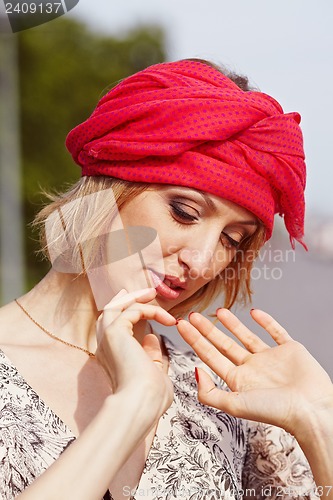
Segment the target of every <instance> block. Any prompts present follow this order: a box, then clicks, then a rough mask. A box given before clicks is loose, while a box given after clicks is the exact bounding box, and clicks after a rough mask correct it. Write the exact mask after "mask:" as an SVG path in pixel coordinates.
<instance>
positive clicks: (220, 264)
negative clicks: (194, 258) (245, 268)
mask: <svg viewBox="0 0 333 500" xmlns="http://www.w3.org/2000/svg"><path fill="white" fill-rule="evenodd" d="M235 257H236V250H231V251H228V250H226V249H225V248H223V247H222V248H219V249H218V250H217V251H216V254H215V255H214V259H213V261H212V266H211V279H214V278H215V277H216V276H217V275H218V274H220V273H221V272H223V271H224V270H225V269H226V268H227V267H228V266H229V264H230V263H231V262H232V261H233V260H234V259H235Z"/></svg>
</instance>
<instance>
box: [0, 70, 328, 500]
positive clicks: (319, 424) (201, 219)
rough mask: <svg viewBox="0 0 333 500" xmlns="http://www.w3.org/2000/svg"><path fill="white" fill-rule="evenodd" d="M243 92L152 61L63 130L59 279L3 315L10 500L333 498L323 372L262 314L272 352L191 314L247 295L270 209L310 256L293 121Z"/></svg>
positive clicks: (223, 312) (54, 258) (56, 251)
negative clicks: (67, 161) (68, 167)
mask: <svg viewBox="0 0 333 500" xmlns="http://www.w3.org/2000/svg"><path fill="white" fill-rule="evenodd" d="M231 78H234V80H236V82H238V83H240V85H241V86H243V90H242V89H241V88H240V87H238V86H237V85H236V83H235V82H234V81H233V80H232V79H231ZM244 85H246V82H245V83H244V80H242V81H240V80H239V79H237V78H235V77H233V76H232V75H230V78H229V77H227V76H225V75H223V74H222V73H221V72H220V71H218V69H217V68H215V67H213V66H211V65H209V64H206V63H204V62H202V61H194V60H187V61H180V62H176V63H165V64H161V65H156V66H153V67H150V68H147V69H146V70H144V71H142V72H140V73H138V74H136V75H133V76H132V77H129V78H127V79H125V80H124V81H123V82H121V83H120V84H119V85H117V86H116V87H115V88H114V89H113V90H111V91H110V92H109V93H108V94H107V95H106V96H105V97H103V98H102V100H101V101H100V102H99V104H98V106H97V108H96V110H95V111H94V113H93V114H92V116H91V117H90V118H89V119H88V120H87V121H86V122H84V123H83V124H81V125H79V126H78V127H76V128H75V129H74V130H72V131H71V133H70V134H69V136H68V138H67V147H68V149H69V151H70V152H71V154H72V155H73V158H74V160H75V161H76V162H77V163H78V164H79V165H80V166H81V167H82V174H83V177H82V179H81V180H80V181H79V182H78V183H77V185H76V186H75V187H73V189H72V190H70V191H68V192H67V193H64V194H62V195H59V196H57V197H56V198H55V199H54V200H53V202H52V203H51V204H50V205H49V206H48V207H46V208H45V209H44V210H43V211H42V212H41V213H40V214H39V216H38V218H37V223H39V224H40V225H41V227H42V240H43V242H44V250H45V252H46V254H47V255H48V257H49V259H50V261H51V263H52V269H51V270H50V272H49V273H48V274H47V275H46V277H45V278H44V279H43V280H42V281H41V282H40V283H39V284H38V285H37V286H36V287H35V288H34V289H33V290H31V291H30V292H29V293H27V294H26V295H24V296H23V297H20V298H19V299H18V300H17V301H14V302H13V303H10V304H8V305H7V306H5V307H4V308H3V309H2V310H1V316H0V322H1V348H2V354H1V361H2V364H1V380H2V413H1V422H2V423H1V436H2V460H1V493H2V497H3V498H14V497H15V496H19V497H20V498H22V499H30V498H31V499H34V500H35V499H36V498H43V499H46V498H47V499H49V498H50V499H51V498H56V499H59V498H61V499H67V498H71V499H72V498H78V499H89V500H90V499H95V498H96V499H100V498H102V497H103V495H104V498H110V495H112V497H113V498H114V499H116V500H118V499H119V498H128V497H130V496H134V497H135V498H140V496H143V497H148V498H155V499H157V498H159V499H160V498H161V499H162V498H170V499H171V498H179V497H184V498H191V499H201V498H202V499H213V498H230V499H234V498H235V499H240V498H251V497H252V498H253V497H255V498H277V497H283V498H317V497H318V496H320V495H321V496H322V497H327V498H333V496H332V495H333V493H332V492H331V489H330V484H333V483H332V481H333V478H332V469H333V467H332V464H333V457H332V441H333V438H332V433H333V429H332V424H331V421H332V413H333V391H332V384H331V381H330V379H329V377H328V375H327V374H326V373H325V372H324V370H323V369H322V368H321V367H320V366H319V365H318V364H317V363H316V361H315V360H314V359H313V358H312V357H311V356H310V355H309V353H307V351H306V350H305V349H304V347H303V346H301V345H300V344H298V343H297V342H294V341H293V340H292V339H291V338H290V337H289V335H288V334H287V333H286V332H285V330H284V329H283V328H282V327H281V326H280V325H278V324H277V323H276V322H275V321H274V320H273V319H272V318H271V317H270V316H268V315H267V314H266V313H264V312H262V311H258V310H253V311H252V312H251V314H252V317H253V319H254V320H255V321H256V322H257V323H259V324H260V325H261V326H262V327H263V328H265V329H266V331H267V332H268V334H269V335H270V336H271V337H272V338H273V339H274V340H275V341H276V343H277V346H276V347H275V348H269V347H268V346H267V345H266V344H265V343H264V342H263V341H261V340H259V339H258V338H257V337H256V336H255V335H254V334H253V333H251V332H250V331H249V330H248V329H247V328H246V327H245V326H243V325H242V324H241V323H240V322H239V321H238V320H237V319H236V318H235V316H233V315H232V313H230V312H229V311H228V310H227V309H225V308H223V309H219V310H218V311H217V318H218V320H219V321H220V322H221V323H222V324H223V325H224V326H225V327H226V328H227V329H229V330H230V331H231V332H232V333H233V334H234V335H235V336H236V337H237V338H238V339H239V340H240V341H241V342H242V343H243V345H244V347H240V346H239V345H238V344H236V343H235V342H234V341H233V340H232V339H231V338H229V337H228V336H227V335H225V334H223V333H222V332H221V331H220V330H217V328H216V327H215V326H214V325H213V324H212V323H211V322H210V321H209V320H208V319H206V318H204V317H203V316H202V315H201V314H200V313H199V312H195V313H193V314H191V315H190V316H189V318H188V320H185V319H182V318H181V316H184V315H185V314H187V313H189V312H190V311H193V309H196V310H199V311H200V310H203V309H204V308H205V307H207V306H208V305H209V304H210V303H211V302H212V301H213V300H214V299H215V298H216V297H217V296H218V295H219V294H220V293H221V291H222V290H223V291H224V295H225V306H226V307H230V306H231V305H232V304H233V303H234V302H235V301H236V300H239V299H242V298H245V297H246V296H247V295H248V296H249V295H250V288H249V285H250V283H249V278H250V270H251V266H252V263H253V255H254V254H256V253H257V252H258V250H259V249H260V246H261V245H262V244H263V243H264V241H265V240H267V239H268V238H269V237H270V235H271V232H272V229H273V218H274V213H276V212H279V213H281V214H283V215H284V219H285V223H286V227H287V229H288V231H289V234H290V237H291V240H292V242H293V241H294V239H296V240H298V241H302V235H303V219H304V198H303V190H304V184H305V166H304V155H303V149H302V136H301V132H300V129H299V127H298V123H299V115H297V114H296V113H291V114H289V115H285V114H283V111H282V109H281V107H280V106H279V104H278V103H277V102H276V101H275V100H274V99H272V98H271V97H269V96H267V95H265V94H261V93H259V92H252V91H249V89H248V88H247V87H244ZM227 270H228V271H230V270H232V271H233V272H232V273H229V272H227ZM101 311H102V314H101ZM13 318H14V321H13ZM176 318H177V319H176ZM148 320H155V321H157V322H159V323H161V324H162V325H165V326H175V325H176V326H177V329H178V331H179V333H180V334H181V336H182V337H183V338H184V339H185V340H186V341H187V342H188V343H189V344H190V345H191V347H192V348H193V349H194V350H195V351H196V353H197V354H198V355H199V357H200V358H201V359H202V361H203V362H204V363H206V365H208V366H206V365H204V363H202V362H201V361H200V360H199V358H198V357H197V356H196V355H195V354H193V352H190V351H188V352H182V351H181V350H178V349H176V348H175V346H173V344H172V343H171V342H170V341H169V340H167V339H166V338H163V337H161V336H159V335H158V334H157V333H155V332H153V330H152V329H151V327H150V325H149V323H148ZM96 322H97V324H96ZM96 325H97V326H96ZM206 339H208V341H207V340H206ZM208 367H210V368H211V369H212V370H213V371H211V372H209V373H210V375H208V370H209V368H208ZM194 369H196V370H195V372H196V379H197V382H196V381H195V375H194ZM214 372H216V374H217V375H216V374H215V373H214ZM197 384H198V390H199V401H200V403H199V401H198V399H197V390H196V389H197ZM226 384H227V385H226ZM227 386H228V387H227ZM205 405H209V406H205ZM212 406H214V407H216V408H217V409H214V408H212ZM225 412H227V413H225ZM254 421H257V422H261V424H258V423H255V422H254ZM276 426H277V427H276ZM281 428H283V429H285V430H282V429H281ZM297 441H298V443H299V444H300V446H301V447H302V449H303V452H304V454H305V455H306V457H307V459H308V462H309V463H308V462H307V460H306V458H305V457H304V454H303V452H302V451H301V448H300V447H299V445H298V444H297ZM69 445H70V446H69ZM309 464H310V465H309ZM310 467H311V469H312V473H313V475H314V479H315V481H316V484H317V487H316V485H315V483H314V482H313V478H312V474H311V470H310ZM44 471H45V472H44ZM23 490H24V491H23ZM22 491H23V493H21V492H22ZM106 491H107V493H105V492H106ZM110 492H111V493H110ZM20 493H21V494H20Z"/></svg>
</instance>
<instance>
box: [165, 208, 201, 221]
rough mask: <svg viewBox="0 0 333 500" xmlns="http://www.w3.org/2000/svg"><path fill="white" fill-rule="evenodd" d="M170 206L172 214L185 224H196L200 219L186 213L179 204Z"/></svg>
mask: <svg viewBox="0 0 333 500" xmlns="http://www.w3.org/2000/svg"><path fill="white" fill-rule="evenodd" d="M170 206H171V210H172V213H173V215H174V216H176V218H178V219H181V220H182V221H184V222H195V221H197V220H198V218H197V217H195V216H194V215H191V214H189V213H188V212H185V210H183V209H182V208H181V207H180V206H179V205H178V204H175V203H171V204H170Z"/></svg>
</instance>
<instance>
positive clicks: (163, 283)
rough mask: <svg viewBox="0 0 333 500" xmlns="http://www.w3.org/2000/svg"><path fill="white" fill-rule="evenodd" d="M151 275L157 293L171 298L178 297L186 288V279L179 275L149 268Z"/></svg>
mask: <svg viewBox="0 0 333 500" xmlns="http://www.w3.org/2000/svg"><path fill="white" fill-rule="evenodd" d="M149 271H150V276H151V278H152V282H153V284H154V287H155V288H156V291H157V294H158V295H160V296H162V297H164V298H166V299H170V300H174V299H177V298H178V297H179V295H180V294H181V292H182V291H183V290H185V285H186V282H185V281H181V280H180V279H179V278H178V277H177V276H170V275H166V276H165V277H164V279H163V275H161V274H160V273H157V272H156V271H153V270H152V269H149Z"/></svg>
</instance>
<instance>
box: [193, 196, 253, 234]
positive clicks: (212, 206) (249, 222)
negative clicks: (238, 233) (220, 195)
mask: <svg viewBox="0 0 333 500" xmlns="http://www.w3.org/2000/svg"><path fill="white" fill-rule="evenodd" d="M197 192H198V193H199V194H200V195H201V196H202V197H203V199H204V200H205V202H206V203H207V205H208V207H209V208H210V209H211V210H212V211H213V212H217V206H216V205H215V203H214V202H213V200H212V199H211V198H210V197H209V195H208V194H207V193H204V192H202V191H199V190H197ZM238 224H242V225H244V226H258V222H257V221H255V220H244V221H243V220H242V221H239V222H238Z"/></svg>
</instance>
